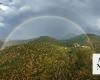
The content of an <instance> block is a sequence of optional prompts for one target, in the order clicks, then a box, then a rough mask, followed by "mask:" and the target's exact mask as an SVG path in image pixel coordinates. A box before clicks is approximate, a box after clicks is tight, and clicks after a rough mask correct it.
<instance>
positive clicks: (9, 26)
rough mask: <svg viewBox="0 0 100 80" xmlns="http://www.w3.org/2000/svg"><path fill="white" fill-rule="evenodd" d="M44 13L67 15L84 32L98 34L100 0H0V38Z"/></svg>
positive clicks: (48, 14) (99, 30) (99, 29)
mask: <svg viewBox="0 0 100 80" xmlns="http://www.w3.org/2000/svg"><path fill="white" fill-rule="evenodd" d="M45 15H46V16H61V17H67V18H68V19H70V20H72V21H73V22H74V23H76V24H78V25H80V26H81V28H83V29H84V30H85V31H86V32H88V33H95V34H100V0H0V38H5V37H7V35H8V34H9V33H10V32H11V31H12V30H13V29H14V28H15V27H16V26H18V25H20V24H21V23H23V22H25V21H26V20H27V19H30V18H31V17H37V16H45ZM54 20H55V19H54ZM52 22H54V21H53V20H52ZM47 23H48V22H47ZM48 25H49V26H50V24H49V23H48ZM51 26H52V25H51ZM53 26H54V25H53ZM57 26H58V25H57Z"/></svg>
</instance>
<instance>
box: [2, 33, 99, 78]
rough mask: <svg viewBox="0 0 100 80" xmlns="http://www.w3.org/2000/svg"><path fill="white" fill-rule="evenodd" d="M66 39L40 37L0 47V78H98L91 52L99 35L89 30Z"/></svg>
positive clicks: (95, 46) (96, 49) (96, 50)
mask: <svg viewBox="0 0 100 80" xmlns="http://www.w3.org/2000/svg"><path fill="white" fill-rule="evenodd" d="M88 37H89V38H90V40H91V43H93V44H92V45H91V44H90V42H89V41H88V40H87V37H86V36H85V35H80V36H77V37H74V38H72V39H69V40H62V41H61V40H60V41H59V40H57V39H54V38H50V37H47V36H45V37H39V38H36V39H34V40H29V41H27V42H26V43H22V44H18V45H14V46H10V47H6V48H5V49H3V50H1V51H0V80H100V77H99V76H93V75H92V59H91V58H92V54H93V53H94V52H100V37H99V36H97V35H94V34H88Z"/></svg>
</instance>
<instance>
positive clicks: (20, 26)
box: [1, 16, 92, 50]
mask: <svg viewBox="0 0 100 80" xmlns="http://www.w3.org/2000/svg"><path fill="white" fill-rule="evenodd" d="M48 18H55V19H60V20H64V21H66V22H69V23H71V24H72V25H74V26H75V27H76V28H77V29H78V30H80V31H81V32H82V33H84V34H86V32H85V31H84V30H83V29H82V28H81V26H80V25H78V24H76V23H75V22H74V21H72V20H70V19H68V18H67V17H60V16H39V17H33V18H31V19H29V20H26V21H25V22H23V23H22V24H20V25H19V26H17V27H15V28H14V29H13V30H12V31H11V32H10V34H9V35H8V37H7V38H6V39H5V41H4V43H3V45H2V47H1V50H2V49H4V48H5V47H6V43H7V42H8V41H9V39H10V38H11V36H12V35H13V34H14V32H15V31H16V30H19V29H20V28H22V27H23V25H25V24H28V23H29V22H30V21H35V20H41V19H48ZM86 36H87V35H86ZM87 39H88V40H89V42H90V43H91V41H90V39H89V38H88V36H87ZM91 45H92V44H91Z"/></svg>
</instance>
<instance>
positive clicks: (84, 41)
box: [63, 34, 100, 52]
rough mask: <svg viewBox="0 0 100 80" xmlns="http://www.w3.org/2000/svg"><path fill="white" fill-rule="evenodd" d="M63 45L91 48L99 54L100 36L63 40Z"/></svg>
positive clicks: (84, 36) (80, 36)
mask: <svg viewBox="0 0 100 80" xmlns="http://www.w3.org/2000/svg"><path fill="white" fill-rule="evenodd" d="M63 43H64V44H65V45H66V46H69V47H71V46H73V44H75V43H78V44H79V45H81V46H82V45H83V46H91V47H93V48H94V50H95V51H96V52H100V36H99V35H96V34H82V35H79V36H76V37H73V38H71V39H68V40H64V41H63Z"/></svg>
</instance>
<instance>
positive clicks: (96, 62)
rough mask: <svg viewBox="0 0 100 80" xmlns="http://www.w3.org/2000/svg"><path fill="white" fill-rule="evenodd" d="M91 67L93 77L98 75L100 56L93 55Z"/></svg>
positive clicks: (99, 73) (99, 71) (99, 72)
mask: <svg viewBox="0 0 100 80" xmlns="http://www.w3.org/2000/svg"><path fill="white" fill-rule="evenodd" d="M92 66H93V68H92V73H93V75H100V54H93V60H92Z"/></svg>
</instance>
